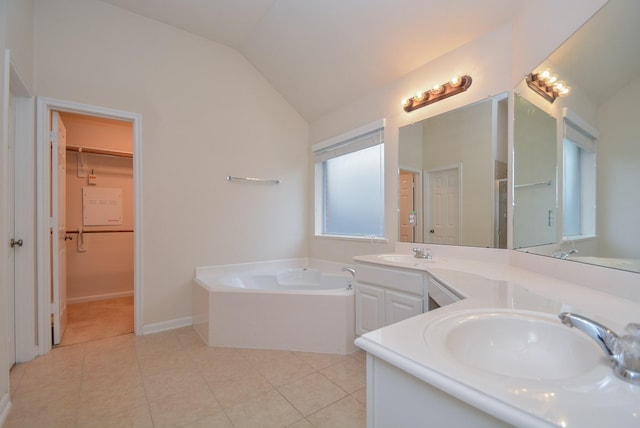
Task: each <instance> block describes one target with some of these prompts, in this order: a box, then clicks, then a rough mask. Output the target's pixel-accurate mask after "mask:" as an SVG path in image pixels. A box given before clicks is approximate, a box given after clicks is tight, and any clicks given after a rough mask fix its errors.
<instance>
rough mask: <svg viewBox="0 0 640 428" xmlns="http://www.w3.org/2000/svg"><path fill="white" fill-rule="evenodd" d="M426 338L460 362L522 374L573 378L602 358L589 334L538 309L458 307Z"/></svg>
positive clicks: (496, 371) (516, 375)
mask: <svg viewBox="0 0 640 428" xmlns="http://www.w3.org/2000/svg"><path fill="white" fill-rule="evenodd" d="M425 340H426V341H427V342H428V343H429V344H430V345H431V346H434V347H442V351H444V352H446V353H447V354H448V356H449V357H450V358H451V359H453V360H454V361H455V362H456V363H458V364H462V365H464V366H466V367H469V368H473V369H476V370H481V371H485V372H490V373H494V374H499V375H503V376H509V377H514V378H522V379H537V380H553V379H568V378H572V377H575V376H578V375H580V374H582V373H585V372H587V371H588V370H589V369H591V368H593V367H594V366H596V365H598V364H599V363H600V362H601V360H602V358H603V354H602V351H601V350H600V348H598V346H597V345H596V344H595V342H593V341H592V340H591V339H589V338H587V337H586V336H584V335H583V334H581V333H580V332H577V331H575V330H574V329H569V328H568V327H566V326H564V325H562V323H561V322H560V321H559V320H558V319H557V317H555V316H553V315H547V314H542V313H536V312H526V311H518V312H514V311H486V312H479V311H464V312H458V313H454V314H452V315H450V316H447V317H445V318H443V319H441V320H438V321H436V322H434V323H433V324H431V325H429V326H428V327H427V328H426V329H425Z"/></svg>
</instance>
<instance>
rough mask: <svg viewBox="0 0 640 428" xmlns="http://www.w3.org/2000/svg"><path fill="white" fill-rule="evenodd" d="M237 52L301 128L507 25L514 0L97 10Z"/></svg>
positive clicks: (142, 0)
mask: <svg viewBox="0 0 640 428" xmlns="http://www.w3.org/2000/svg"><path fill="white" fill-rule="evenodd" d="M102 1H104V2H106V3H110V4H112V5H115V6H118V7H121V8H123V9H127V10H129V11H131V12H134V13H137V14H139V15H142V16H145V17H148V18H151V19H154V20H157V21H160V22H163V23H166V24H169V25H172V26H175V27H178V28H181V29H183V30H186V31H189V32H191V33H194V34H197V35H199V36H202V37H204V38H207V39H210V40H213V41H215V42H218V43H222V44H225V45H228V46H230V47H232V48H234V49H236V50H238V51H239V52H240V53H241V54H242V55H244V56H245V57H246V59H247V60H248V61H249V62H250V63H251V64H253V66H254V67H255V68H256V69H257V70H258V71H259V72H260V73H261V74H262V75H263V76H264V77H265V78H266V79H267V80H268V81H269V82H270V83H271V84H272V85H273V87H274V88H276V90H277V91H279V92H280V93H281V94H282V95H283V96H284V97H285V98H286V99H287V100H288V102H289V103H290V104H291V105H292V106H293V107H294V108H295V109H296V110H297V111H298V112H299V113H300V114H301V115H302V116H303V117H304V118H305V119H307V120H309V121H312V120H314V119H316V118H318V117H320V116H322V115H323V114H324V113H327V112H329V111H331V110H333V109H335V108H338V107H340V106H342V105H344V104H346V103H347V102H348V101H349V100H350V99H352V98H355V97H358V96H361V95H362V94H365V93H367V92H370V91H372V90H375V89H376V88H377V87H380V86H382V85H385V84H387V83H389V82H391V81H393V80H395V79H398V78H399V77H401V76H403V75H405V74H407V73H408V72H410V71H412V70H415V69H416V68H418V67H420V66H422V65H423V64H426V63H428V62H430V61H432V60H434V59H435V58H437V57H439V56H441V55H443V54H445V53H447V52H449V51H452V50H454V49H456V48H457V47H459V46H461V45H463V44H465V43H467V42H469V41H471V40H473V39H475V38H477V37H479V36H480V35H482V34H484V33H486V32H488V31H491V30H493V29H495V28H497V27H499V26H501V25H503V24H505V23H507V22H509V21H511V20H512V19H513V17H514V15H515V14H516V12H517V10H518V9H519V8H520V6H521V5H522V4H523V3H524V0H482V1H478V0H393V1H389V0H323V1H320V0H316V1H314V0H162V1H158V0H102Z"/></svg>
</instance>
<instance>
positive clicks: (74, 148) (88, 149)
mask: <svg viewBox="0 0 640 428" xmlns="http://www.w3.org/2000/svg"><path fill="white" fill-rule="evenodd" d="M67 151H72V152H78V153H91V154H95V155H104V156H115V157H119V158H133V153H130V152H122V151H118V150H107V149H96V148H94V147H80V146H70V145H67Z"/></svg>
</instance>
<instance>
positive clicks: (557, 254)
mask: <svg viewBox="0 0 640 428" xmlns="http://www.w3.org/2000/svg"><path fill="white" fill-rule="evenodd" d="M578 253H579V251H578V250H576V249H575V248H573V249H571V250H569V251H562V250H557V251H554V252H553V257H556V258H558V259H562V260H566V259H568V258H569V256H570V255H572V254H578Z"/></svg>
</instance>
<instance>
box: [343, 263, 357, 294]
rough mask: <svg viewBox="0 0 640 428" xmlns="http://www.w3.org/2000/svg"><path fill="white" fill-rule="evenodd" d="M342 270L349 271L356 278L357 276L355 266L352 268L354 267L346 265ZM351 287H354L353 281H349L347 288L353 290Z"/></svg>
mask: <svg viewBox="0 0 640 428" xmlns="http://www.w3.org/2000/svg"><path fill="white" fill-rule="evenodd" d="M342 272H349V273H350V274H351V276H352V277H353V278H354V279H355V277H356V270H355V269H354V268H352V267H349V266H345V267H343V268H342ZM351 288H352V285H351V281H349V285H348V286H347V290H351Z"/></svg>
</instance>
